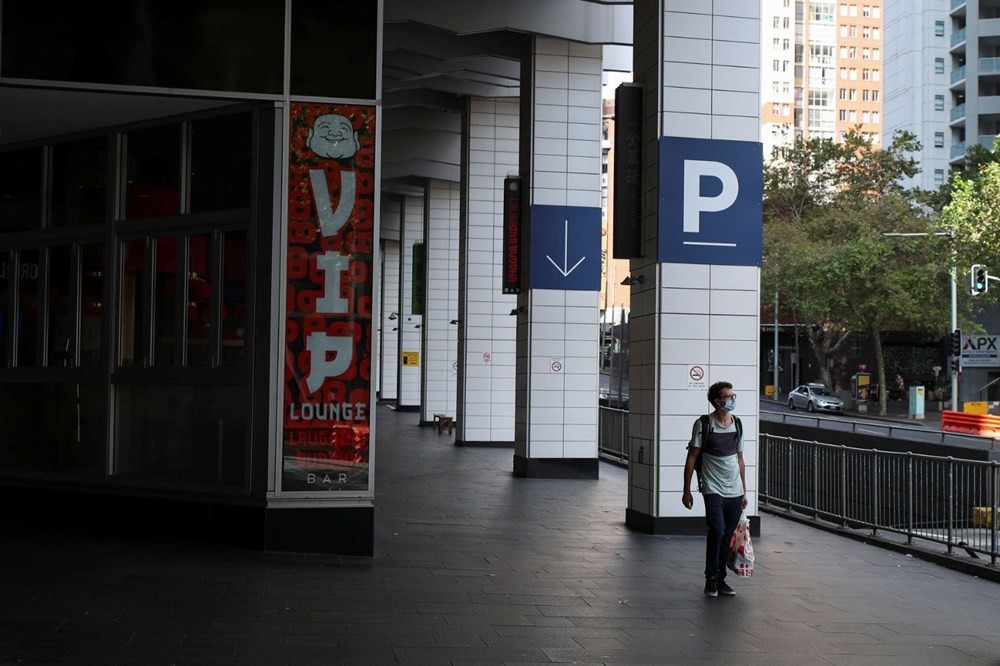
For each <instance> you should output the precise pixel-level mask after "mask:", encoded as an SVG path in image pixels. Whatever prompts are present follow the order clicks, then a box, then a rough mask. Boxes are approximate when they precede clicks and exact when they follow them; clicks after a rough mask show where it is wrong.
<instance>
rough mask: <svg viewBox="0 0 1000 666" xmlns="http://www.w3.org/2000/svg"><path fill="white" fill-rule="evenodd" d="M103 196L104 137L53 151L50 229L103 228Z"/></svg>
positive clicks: (105, 177)
mask: <svg viewBox="0 0 1000 666" xmlns="http://www.w3.org/2000/svg"><path fill="white" fill-rule="evenodd" d="M107 192H108V139H107V137H103V136H101V137H97V138H94V139H87V140H86V141H74V142H72V143H64V144H59V145H56V146H54V147H53V149H52V226H54V227H66V226H72V225H76V224H103V223H104V221H105V212H106V211H107V207H108V200H107Z"/></svg>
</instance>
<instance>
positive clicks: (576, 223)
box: [528, 205, 601, 291]
mask: <svg viewBox="0 0 1000 666" xmlns="http://www.w3.org/2000/svg"><path fill="white" fill-rule="evenodd" d="M530 219H531V222H530V224H531V244H530V247H529V252H530V263H529V274H528V283H529V286H530V288H531V289H564V290H568V291H600V290H601V209H600V208H585V207H582V206H542V205H537V206H532V207H531V218H530Z"/></svg>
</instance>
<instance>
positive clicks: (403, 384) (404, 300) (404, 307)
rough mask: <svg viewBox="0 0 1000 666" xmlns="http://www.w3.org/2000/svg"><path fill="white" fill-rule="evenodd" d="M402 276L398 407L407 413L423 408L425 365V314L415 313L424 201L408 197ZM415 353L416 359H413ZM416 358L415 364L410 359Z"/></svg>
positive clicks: (403, 227)
mask: <svg viewBox="0 0 1000 666" xmlns="http://www.w3.org/2000/svg"><path fill="white" fill-rule="evenodd" d="M400 227H401V229H400V275H399V318H398V319H397V320H396V324H397V325H398V328H399V356H400V359H399V397H398V398H397V399H396V408H397V409H400V410H404V411H419V409H420V364H422V363H423V349H422V348H421V342H422V340H423V336H422V335H421V332H420V329H421V328H422V327H423V321H424V318H423V315H419V314H413V303H412V295H413V245H414V243H422V242H424V198H423V197H414V196H408V197H405V198H404V199H403V215H402V221H401V223H400ZM414 354H416V356H414ZM409 358H415V359H416V360H417V361H418V362H417V363H416V364H408V363H407V359H409Z"/></svg>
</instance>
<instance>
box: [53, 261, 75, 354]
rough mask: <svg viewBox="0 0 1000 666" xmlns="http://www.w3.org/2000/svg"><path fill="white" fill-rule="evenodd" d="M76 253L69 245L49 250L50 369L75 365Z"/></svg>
mask: <svg viewBox="0 0 1000 666" xmlns="http://www.w3.org/2000/svg"><path fill="white" fill-rule="evenodd" d="M72 269H73V252H72V248H71V247H70V246H69V245H57V246H56V247H53V248H50V249H49V361H48V363H49V365H50V366H55V367H65V366H70V365H73V348H72V344H71V343H72V340H73V337H74V334H75V330H74V321H73V320H74V316H73V304H74V300H75V299H74V297H73V292H72V285H73V281H72V279H71V278H70V276H71V274H72Z"/></svg>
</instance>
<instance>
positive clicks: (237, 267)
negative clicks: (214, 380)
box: [222, 231, 247, 366]
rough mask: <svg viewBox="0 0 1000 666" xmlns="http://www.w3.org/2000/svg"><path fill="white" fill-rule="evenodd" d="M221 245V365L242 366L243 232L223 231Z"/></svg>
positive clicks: (244, 328) (244, 307)
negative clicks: (224, 233)
mask: <svg viewBox="0 0 1000 666" xmlns="http://www.w3.org/2000/svg"><path fill="white" fill-rule="evenodd" d="M222 248H223V258H222V365H224V366H242V365H243V364H244V363H245V361H246V338H247V235H246V232H245V231H231V232H229V233H227V234H226V235H225V236H224V239H223V246H222Z"/></svg>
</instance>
